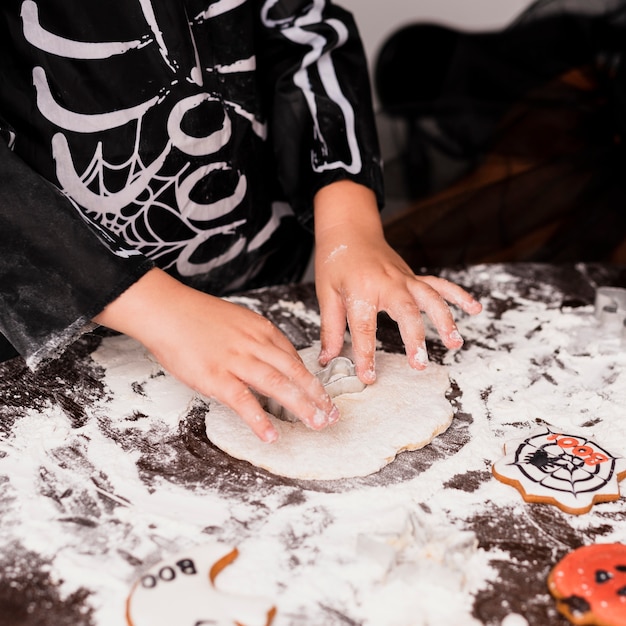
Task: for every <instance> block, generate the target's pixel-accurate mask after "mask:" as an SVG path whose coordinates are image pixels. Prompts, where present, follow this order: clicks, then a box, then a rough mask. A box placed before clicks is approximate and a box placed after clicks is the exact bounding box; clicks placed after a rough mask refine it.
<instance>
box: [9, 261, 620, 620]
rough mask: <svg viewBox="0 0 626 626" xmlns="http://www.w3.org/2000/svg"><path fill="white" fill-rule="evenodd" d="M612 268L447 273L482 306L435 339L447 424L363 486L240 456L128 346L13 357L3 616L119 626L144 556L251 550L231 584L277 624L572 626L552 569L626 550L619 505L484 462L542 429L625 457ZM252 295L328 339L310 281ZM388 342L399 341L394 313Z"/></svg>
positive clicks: (196, 400)
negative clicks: (570, 434)
mask: <svg viewBox="0 0 626 626" xmlns="http://www.w3.org/2000/svg"><path fill="white" fill-rule="evenodd" d="M603 272H604V270H602V269H601V268H600V269H594V268H593V267H588V266H578V267H575V268H574V267H570V268H564V269H562V270H560V269H558V268H557V269H556V270H555V269H554V268H547V267H546V268H544V267H542V266H519V267H517V268H510V267H505V266H479V267H475V268H471V269H469V270H466V271H458V272H452V271H449V272H446V273H444V275H445V277H447V278H450V279H452V280H455V281H457V282H459V283H460V284H462V285H464V286H465V287H467V288H468V289H469V290H471V291H472V293H474V294H475V295H476V296H477V297H478V298H479V299H481V301H482V302H483V304H484V306H485V310H484V312H483V313H482V314H481V315H479V316H477V317H466V316H463V315H459V316H458V326H459V330H460V332H461V334H462V335H463V337H464V339H465V345H464V347H463V349H461V350H460V351H457V352H448V351H446V350H445V349H443V347H442V346H441V344H440V343H439V342H438V340H437V339H436V336H435V334H434V333H433V332H432V329H431V331H430V333H429V336H428V337H429V339H428V348H429V352H430V356H431V359H432V360H433V361H434V362H436V363H438V364H440V365H443V367H445V368H446V369H447V373H448V376H449V378H450V382H451V390H450V392H449V393H448V399H449V401H450V403H451V404H452V406H453V408H454V410H455V417H454V419H453V421H452V424H451V425H450V427H449V429H448V430H447V431H446V432H445V433H443V434H441V435H440V436H439V437H437V438H436V439H435V440H434V441H433V443H432V444H430V445H428V446H426V447H425V448H423V449H421V450H416V451H413V452H403V453H401V454H400V455H398V457H397V458H396V459H395V460H394V461H393V462H392V463H390V464H389V465H388V466H387V467H385V468H383V469H382V470H380V472H378V473H376V474H374V475H372V476H368V477H362V478H355V479H347V480H337V481H319V482H312V481H298V480H293V479H285V478H280V477H276V476H273V475H271V474H269V473H267V472H265V471H263V470H261V469H259V468H256V467H254V466H251V465H250V464H248V463H246V462H244V461H237V460H234V459H231V458H229V457H228V456H227V455H225V454H224V453H223V452H221V451H220V450H218V449H216V448H215V447H214V446H212V445H211V444H210V443H209V441H208V440H207V439H206V435H205V433H204V420H205V418H206V415H207V412H208V410H209V403H208V402H207V401H206V400H205V399H203V398H200V397H198V396H196V395H195V394H194V393H192V392H191V391H189V390H188V389H187V388H185V387H184V386H183V385H181V384H180V383H178V382H177V381H175V380H173V379H172V378H171V377H170V376H169V375H167V374H166V373H165V372H164V371H163V370H162V369H161V368H160V367H159V365H158V364H156V363H155V362H154V360H153V359H152V358H151V357H150V356H148V355H147V354H146V353H145V351H144V350H143V348H141V347H140V346H139V345H138V344H136V343H135V342H133V341H131V340H129V339H126V338H124V337H116V336H106V337H104V338H99V337H95V336H86V337H85V338H83V339H82V340H81V341H79V342H78V343H77V344H76V346H75V348H74V349H73V350H72V351H71V352H70V353H68V354H67V355H66V357H64V358H63V359H61V360H60V361H59V362H58V363H56V364H52V365H51V366H50V367H48V368H46V370H45V371H44V372H41V373H40V374H37V375H33V374H32V373H29V372H28V370H27V369H26V368H25V367H23V365H22V364H21V362H20V361H19V360H17V361H12V362H10V363H7V364H4V365H3V366H2V378H1V380H2V383H1V387H0V392H1V404H0V418H1V419H0V545H1V547H2V555H3V556H2V562H1V563H0V565H1V566H2V567H1V568H0V610H1V611H4V613H3V615H9V618H11V613H10V611H13V612H14V613H13V615H12V617H13V619H14V621H16V622H17V619H18V618H19V619H22V617H24V616H23V615H18V613H17V612H18V611H19V607H20V606H28V607H30V608H29V613H28V615H27V616H26V617H24V620H30V621H24V623H25V624H29V625H30V624H38V625H39V626H48V625H52V624H54V626H66V625H67V626H69V625H70V624H72V626H77V625H85V626H110V625H111V624H123V620H124V617H123V616H124V610H125V601H126V597H127V595H128V594H129V592H130V589H131V586H132V584H133V583H134V582H135V581H136V580H137V579H138V578H139V577H140V576H141V575H142V573H143V572H145V571H146V569H148V568H149V567H151V566H152V565H154V564H156V563H158V562H160V561H162V560H164V559H166V558H167V557H168V555H172V554H177V553H179V552H181V551H182V550H193V547H194V546H200V545H203V544H206V543H210V542H223V543H225V544H227V545H233V546H236V547H237V548H238V550H239V555H240V556H239V558H238V559H237V561H236V562H235V563H233V564H232V565H231V566H229V567H228V568H227V569H226V570H224V572H223V573H222V574H221V575H220V584H221V585H222V588H225V589H232V590H234V591H239V592H240V591H241V589H245V590H246V593H250V594H251V595H254V596H259V597H263V598H270V599H272V600H273V601H274V602H275V604H276V607H277V610H278V612H277V615H276V618H275V620H274V622H273V624H274V626H305V625H306V626H310V625H311V624H324V625H328V626H342V625H346V624H360V625H361V624H362V625H367V626H400V625H403V626H405V625H406V624H407V623H410V624H411V626H420V625H422V624H424V625H426V624H428V625H429V626H433V625H434V626H447V625H448V624H463V625H481V624H484V625H488V626H499V625H500V624H507V625H508V624H510V625H513V624H516V625H518V624H524V623H527V624H541V623H544V624H547V623H549V624H553V625H556V626H563V625H564V624H566V622H565V621H564V618H562V617H561V616H559V615H558V614H557V613H556V610H555V608H554V602H553V601H552V599H551V598H550V597H549V594H548V592H547V588H546V586H545V578H546V576H547V573H548V571H549V570H550V568H551V566H552V565H553V564H554V563H556V562H557V561H558V560H559V558H560V557H562V556H563V555H564V554H565V553H567V552H568V551H570V550H572V549H574V548H576V547H578V546H580V545H583V544H588V543H593V542H596V541H602V542H613V541H622V542H626V518H625V517H624V513H623V501H621V500H620V501H617V502H610V503H603V504H599V505H596V506H594V507H593V508H592V509H591V511H590V512H589V513H588V514H585V515H580V516H571V515H567V514H565V513H563V512H561V511H559V510H558V509H557V508H555V507H551V506H549V505H530V504H527V503H525V502H523V501H522V499H521V497H520V495H519V493H518V492H517V491H516V490H515V489H513V488H511V487H510V486H508V485H505V484H502V483H500V482H498V481H497V480H495V479H494V478H493V477H492V476H491V472H490V469H491V465H492V463H493V462H494V461H495V460H496V459H498V458H499V457H500V456H501V455H502V453H503V444H504V442H505V441H507V440H509V439H514V438H516V437H521V436H523V435H525V434H526V433H527V432H530V431H532V430H535V429H536V428H537V426H538V425H541V424H547V425H550V426H551V427H552V428H554V429H559V430H562V431H564V432H567V431H572V430H573V429H576V431H578V432H583V433H589V436H590V437H591V436H593V438H594V440H597V441H598V442H602V443H603V444H604V445H605V446H606V447H607V448H608V449H610V451H611V452H612V453H613V454H614V455H616V456H626V419H624V407H626V351H625V350H624V348H623V346H621V345H620V343H619V341H620V340H619V339H618V338H611V337H603V338H602V339H601V340H596V338H597V326H596V320H595V319H594V317H593V306H592V302H593V291H594V287H595V285H596V284H598V283H599V282H600V283H601V282H602V281H608V280H610V279H615V276H614V275H613V276H609V275H605V274H604V273H603ZM618 274H619V273H618ZM618 278H621V280H623V281H624V279H625V278H626V277H624V276H618ZM244 298H245V299H243V298H242V299H240V300H239V302H240V303H241V304H242V305H246V306H248V305H249V306H251V307H252V308H255V309H256V310H258V311H259V312H262V313H263V314H266V315H268V317H269V318H270V319H272V321H275V322H276V323H279V324H280V325H281V328H283V329H284V330H285V332H286V334H287V335H288V336H289V337H290V339H292V341H294V343H296V345H297V347H298V348H302V347H305V346H306V345H311V343H312V342H313V341H315V340H316V339H318V338H319V337H318V336H317V335H318V334H319V317H318V316H319V313H318V311H317V309H316V306H315V301H314V291H313V289H312V287H310V286H309V287H307V286H296V287H294V288H293V289H291V290H290V288H287V287H285V288H277V289H276V290H262V291H259V292H253V293H251V294H246V295H245V297H244ZM379 338H380V341H381V345H382V348H383V349H385V350H389V351H398V352H399V351H401V350H402V347H401V342H400V341H399V338H398V335H397V331H396V330H395V328H394V326H393V324H391V323H389V321H388V320H387V321H386V320H384V319H382V318H381V320H380V333H379ZM407 616H410V617H407ZM407 620H408V621H407ZM180 626H185V625H182V624H181V625H180Z"/></svg>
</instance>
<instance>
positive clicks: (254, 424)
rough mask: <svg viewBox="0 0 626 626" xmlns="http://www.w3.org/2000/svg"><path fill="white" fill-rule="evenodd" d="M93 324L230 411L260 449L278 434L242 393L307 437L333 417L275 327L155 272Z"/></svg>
mask: <svg viewBox="0 0 626 626" xmlns="http://www.w3.org/2000/svg"><path fill="white" fill-rule="evenodd" d="M94 321H96V322H97V323H99V324H103V325H105V326H108V327H110V328H113V329H115V330H118V331H120V332H123V333H125V334H127V335H129V336H131V337H134V338H135V339H138V340H139V341H141V342H142V343H143V344H144V345H145V346H146V347H147V348H148V349H149V350H150V351H151V352H152V353H153V354H154V356H155V357H156V358H157V360H158V361H159V362H160V363H161V365H163V367H165V369H167V370H168V371H169V372H170V373H171V374H173V375H174V376H176V378H178V379H179V380H181V381H182V382H184V383H185V384H187V385H188V386H189V387H191V388H192V389H195V390H196V391H199V392H200V393H202V394H204V395H206V396H211V397H213V398H215V399H217V400H219V401H220V402H222V403H223V404H226V405H228V406H229V407H231V408H232V409H233V410H234V411H235V412H237V413H238V414H239V415H240V416H241V417H242V418H243V419H244V421H245V422H246V423H247V424H248V425H249V426H250V428H252V430H253V431H254V432H255V433H256V434H257V435H258V436H259V437H260V438H261V439H262V440H263V441H267V442H272V441H274V440H275V439H276V438H277V436H278V433H277V431H276V429H275V428H274V427H273V426H272V423H271V421H270V420H269V419H268V417H267V415H266V413H265V412H264V411H263V409H262V408H261V405H260V403H259V401H258V400H257V398H256V397H255V395H254V394H253V393H252V392H251V391H250V388H253V389H255V390H256V391H258V392H259V393H260V394H263V395H265V396H268V397H272V398H274V399H275V400H276V401H277V402H278V403H279V404H281V405H282V406H284V407H286V408H287V409H289V410H290V411H291V412H293V413H295V414H296V415H297V416H298V417H299V418H300V419H301V420H302V421H303V422H304V423H305V424H306V425H307V426H310V427H311V428H314V429H320V428H323V427H325V426H327V425H328V424H331V423H333V422H335V421H336V420H337V419H338V417H339V413H338V411H337V409H336V408H335V407H334V405H333V403H332V401H331V399H330V398H329V396H328V394H327V393H326V392H325V390H324V388H323V387H322V385H321V383H320V382H319V381H318V380H317V378H315V376H313V374H311V373H310V372H309V371H308V370H307V369H306V367H305V366H304V364H303V363H302V360H301V359H300V357H299V355H298V353H297V352H296V350H295V348H294V347H293V346H292V345H291V343H290V342H289V341H288V339H287V338H286V337H285V336H284V335H283V334H282V333H281V332H280V331H279V330H278V328H276V326H274V325H273V324H272V323H271V322H269V321H268V320H267V319H265V318H264V317H262V316H260V315H258V314H256V313H253V312H252V311H249V310H248V309H245V308H244V307H241V306H238V305H236V304H233V303H230V302H227V301H225V300H222V299H220V298H216V297H214V296H210V295H207V294H205V293H201V292H199V291H197V290H195V289H191V288H190V287H186V286H184V285H182V284H181V283H180V282H178V281H176V280H175V279H173V278H172V277H170V276H169V275H168V274H166V273H165V272H162V271H161V270H158V269H154V270H151V271H150V272H148V273H147V274H146V275H145V276H143V277H142V278H141V279H140V280H139V281H138V282H137V283H135V284H134V285H133V286H132V287H130V289H128V290H127V291H126V292H125V293H123V294H122V295H121V296H120V297H119V298H118V299H117V300H115V301H114V302H112V303H111V304H110V305H109V306H107V307H106V308H105V309H104V311H103V312H102V313H101V314H100V315H98V316H97V317H96V318H95V320H94Z"/></svg>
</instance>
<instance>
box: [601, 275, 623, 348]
mask: <svg viewBox="0 0 626 626" xmlns="http://www.w3.org/2000/svg"><path fill="white" fill-rule="evenodd" d="M594 314H595V316H596V319H597V320H598V321H599V322H600V325H601V327H602V328H603V329H604V330H605V331H608V332H611V333H616V334H617V335H618V336H621V338H622V341H626V289H623V288H622V287H598V289H597V291H596V301H595V308H594Z"/></svg>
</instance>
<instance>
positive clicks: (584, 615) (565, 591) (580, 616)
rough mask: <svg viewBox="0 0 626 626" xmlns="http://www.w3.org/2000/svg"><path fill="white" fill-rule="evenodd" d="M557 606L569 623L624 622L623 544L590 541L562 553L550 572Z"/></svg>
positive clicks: (599, 625)
mask: <svg viewBox="0 0 626 626" xmlns="http://www.w3.org/2000/svg"><path fill="white" fill-rule="evenodd" d="M548 588H549V589H550V593H551V594H552V595H553V596H554V597H555V598H556V599H557V609H558V610H559V612H560V613H562V614H563V615H565V617H567V619H568V620H569V621H570V622H572V623H573V624H579V625H582V624H587V625H589V626H591V625H593V626H624V624H626V545H624V544H621V543H607V544H594V545H590V546H584V547H582V548H578V549H577V550H574V551H573V552H570V553H569V554H568V555H566V556H565V557H564V558H563V559H561V561H559V562H558V563H557V564H556V566H555V567H554V568H553V569H552V571H551V572H550V575H549V576H548Z"/></svg>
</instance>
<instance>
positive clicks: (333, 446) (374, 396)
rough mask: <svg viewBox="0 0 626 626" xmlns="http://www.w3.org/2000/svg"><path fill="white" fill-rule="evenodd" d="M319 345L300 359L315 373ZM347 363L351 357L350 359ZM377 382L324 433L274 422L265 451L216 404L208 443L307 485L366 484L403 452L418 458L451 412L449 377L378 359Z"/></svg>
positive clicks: (338, 400) (342, 406)
mask: <svg viewBox="0 0 626 626" xmlns="http://www.w3.org/2000/svg"><path fill="white" fill-rule="evenodd" d="M318 354H319V344H318V345H313V346H311V347H310V348H305V349H304V350H301V351H300V356H301V357H302V359H303V361H304V363H305V364H306V366H307V367H308V368H309V370H311V371H312V372H315V371H318V370H319V369H320V366H319V364H318V362H317V355H318ZM346 356H350V357H351V354H350V352H349V351H347V352H346ZM376 373H377V380H376V382H375V383H374V384H373V385H370V386H369V387H367V388H366V389H365V390H364V391H361V392H359V393H350V394H344V395H342V396H337V397H335V398H334V402H335V404H336V405H337V407H338V408H339V411H340V413H341V418H340V419H339V421H338V422H337V423H335V424H333V425H332V426H329V427H327V428H325V429H324V430H321V431H314V430H311V429H309V428H307V427H306V426H305V425H304V424H302V423H301V422H296V423H294V422H287V421H283V420H280V419H277V418H275V417H274V416H273V415H270V419H271V420H272V422H273V424H274V425H275V427H276V429H277V430H278V432H279V435H280V437H279V439H278V441H276V442H274V443H272V444H267V443H264V442H262V441H261V440H259V439H258V438H257V436H256V435H255V434H254V433H253V432H252V431H251V430H250V428H249V427H248V426H247V425H246V424H245V423H244V422H243V420H242V419H241V418H240V417H239V416H237V415H236V414H235V413H234V411H232V410H231V409H229V408H228V407H226V406H224V405H222V404H220V403H217V402H212V403H211V406H210V409H209V412H208V413H207V416H206V421H205V423H206V433H207V436H208V438H209V440H210V441H211V442H212V443H213V444H214V445H216V446H217V447H218V448H220V449H221V450H223V451H224V452H226V453H227V454H229V455H230V456H232V457H234V458H237V459H242V460H245V461H248V462H250V463H252V464H253V465H256V466H257V467H261V468H263V469H265V470H267V471H268V472H271V473H272V474H277V475H279V476H285V477H288V478H298V479H303V480H338V479H341V478H354V477H357V476H367V475H369V474H373V473H375V472H377V471H378V470H380V469H381V468H382V467H384V466H385V465H387V464H388V463H390V462H391V461H393V459H394V458H395V457H396V455H397V454H398V453H399V452H402V451H403V450H417V449H418V448H422V447H423V446H425V445H427V444H428V443H430V442H431V441H432V440H433V438H434V437H436V436H437V435H439V434H441V433H442V432H444V431H445V430H446V429H447V428H448V426H449V425H450V423H451V421H452V417H453V409H452V406H451V405H450V403H449V402H448V400H447V399H446V397H445V393H446V391H447V389H448V387H449V385H450V381H449V378H448V374H447V370H446V369H445V368H444V367H442V366H440V365H437V364H435V363H430V364H429V365H428V367H427V368H426V369H425V370H422V371H416V370H413V369H411V367H410V366H409V365H408V363H407V359H406V356H405V355H402V354H391V353H389V352H383V351H378V352H377V353H376Z"/></svg>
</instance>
